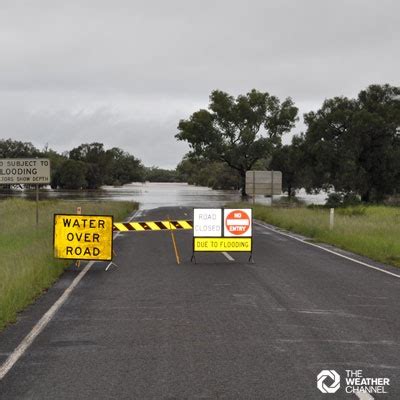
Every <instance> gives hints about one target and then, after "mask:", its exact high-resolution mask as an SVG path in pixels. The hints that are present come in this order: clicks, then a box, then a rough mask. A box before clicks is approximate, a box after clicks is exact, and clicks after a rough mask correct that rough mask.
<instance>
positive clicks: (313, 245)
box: [255, 222, 400, 278]
mask: <svg viewBox="0 0 400 400" xmlns="http://www.w3.org/2000/svg"><path fill="white" fill-rule="evenodd" d="M255 224H257V225H258V226H262V227H264V228H265V229H269V230H270V231H273V232H275V233H279V234H280V235H283V236H287V237H290V238H292V239H294V240H297V241H298V242H301V243H304V244H307V245H309V246H312V247H316V248H318V249H321V250H323V251H326V252H328V253H331V254H335V255H336V256H338V257H342V258H344V259H346V260H349V261H353V262H355V263H357V264H360V265H363V266H364V267H368V268H371V269H375V270H376V271H380V272H383V273H384V274H388V275H391V276H394V277H395V278H400V275H398V274H395V273H393V272H390V271H386V270H384V269H382V268H379V267H375V266H373V265H371V264H367V263H365V262H363V261H360V260H356V259H355V258H351V257H348V256H345V255H344V254H340V253H338V252H336V251H333V250H330V249H327V248H325V247H322V246H319V245H318V244H314V243H311V242H307V241H305V240H304V239H301V238H298V237H296V236H293V235H289V234H288V233H284V232H280V231H278V230H276V229H273V228H270V227H269V226H266V225H264V224H261V223H259V222H255Z"/></svg>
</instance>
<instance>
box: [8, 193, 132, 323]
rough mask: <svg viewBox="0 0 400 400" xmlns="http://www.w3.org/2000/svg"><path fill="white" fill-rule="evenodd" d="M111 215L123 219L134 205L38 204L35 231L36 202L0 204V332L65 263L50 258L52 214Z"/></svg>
mask: <svg viewBox="0 0 400 400" xmlns="http://www.w3.org/2000/svg"><path fill="white" fill-rule="evenodd" d="M77 206H82V213H84V214H94V215H101V214H107V215H114V219H115V220H122V219H123V218H124V217H125V216H127V215H128V214H129V213H130V212H132V210H134V209H135V208H136V207H137V205H136V204H135V203H129V202H79V204H78V202H76V203H75V202H70V201H68V202H67V201H57V200H55V201H54V200H53V201H41V202H40V205H39V215H40V219H39V222H40V223H39V226H38V228H36V205H35V202H32V201H28V200H21V199H10V200H3V201H0V330H1V329H2V328H3V327H4V326H5V325H6V324H7V323H8V322H11V321H14V320H15V318H16V315H17V312H18V311H20V310H22V309H23V308H24V307H25V306H26V305H28V304H30V303H31V302H32V301H33V300H34V299H35V298H36V297H37V296H39V295H40V294H41V293H42V292H43V290H45V289H46V288H48V287H50V286H51V285H52V283H54V281H55V280H56V279H57V278H58V277H59V275H60V274H61V273H62V272H63V270H64V268H65V267H66V266H67V265H68V262H66V261H62V260H56V259H54V258H53V214H56V213H60V214H61V213H75V212H76V207H77Z"/></svg>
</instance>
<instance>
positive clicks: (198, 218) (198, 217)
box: [193, 208, 222, 237]
mask: <svg viewBox="0 0 400 400" xmlns="http://www.w3.org/2000/svg"><path fill="white" fill-rule="evenodd" d="M221 235H222V210H221V209H220V208H195V209H194V211H193V236H195V237H196V236H203V237H219V236H221Z"/></svg>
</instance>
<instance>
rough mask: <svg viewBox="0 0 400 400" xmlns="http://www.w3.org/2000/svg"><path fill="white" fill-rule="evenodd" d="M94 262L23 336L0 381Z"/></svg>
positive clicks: (4, 367)
mask: <svg viewBox="0 0 400 400" xmlns="http://www.w3.org/2000/svg"><path fill="white" fill-rule="evenodd" d="M136 213H137V212H135V213H134V214H133V216H132V217H131V218H130V219H129V221H132V219H133V218H135V216H136ZM118 234H119V232H118V233H117V234H116V235H115V237H114V239H115V238H116V237H117V236H118ZM95 262H96V261H90V262H89V263H88V264H87V265H86V266H85V268H84V269H83V270H82V271H81V272H80V273H79V274H78V276H77V277H76V278H75V279H74V280H73V281H72V283H71V284H70V285H69V286H68V288H67V289H65V291H64V293H63V294H62V295H61V297H60V298H59V299H58V300H57V301H56V302H55V303H54V304H53V305H52V306H51V307H50V309H49V310H48V311H47V312H46V314H44V315H43V317H42V318H40V320H39V322H38V323H37V324H36V325H35V326H34V327H33V328H32V330H31V331H30V332H29V333H28V334H27V335H26V336H25V338H24V339H23V340H22V342H21V343H20V344H19V345H18V347H17V348H16V349H15V350H14V351H13V352H12V353H11V354H10V355H9V357H8V358H7V360H6V361H4V363H3V364H2V365H1V366H0V381H1V380H2V379H3V378H4V377H5V376H6V375H7V373H8V371H10V369H11V368H12V367H13V366H14V365H15V363H16V362H17V361H18V360H19V359H20V358H21V357H22V356H23V355H24V353H25V352H26V350H27V349H28V348H29V346H30V345H31V344H32V343H33V342H34V340H35V339H36V338H37V337H38V336H39V334H40V333H41V332H42V331H43V330H44V328H46V326H47V325H48V323H49V322H50V321H51V320H52V319H53V318H54V316H55V315H56V313H57V311H58V310H59V309H60V308H61V307H62V305H63V304H64V303H65V302H66V300H67V299H68V297H69V296H70V295H71V293H72V291H73V290H74V289H75V288H76V286H77V285H78V283H79V282H80V281H81V280H82V278H83V277H84V276H85V275H86V274H87V272H88V271H89V269H90V268H91V267H92V265H93V264H94V263H95Z"/></svg>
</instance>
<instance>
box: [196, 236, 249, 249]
mask: <svg viewBox="0 0 400 400" xmlns="http://www.w3.org/2000/svg"><path fill="white" fill-rule="evenodd" d="M193 250H194V251H220V252H222V251H241V252H249V251H251V238H222V237H220V238H209V237H207V238H206V237H203V238H200V237H196V238H194V249H193Z"/></svg>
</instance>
